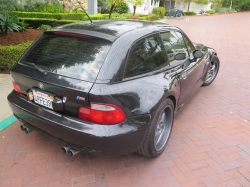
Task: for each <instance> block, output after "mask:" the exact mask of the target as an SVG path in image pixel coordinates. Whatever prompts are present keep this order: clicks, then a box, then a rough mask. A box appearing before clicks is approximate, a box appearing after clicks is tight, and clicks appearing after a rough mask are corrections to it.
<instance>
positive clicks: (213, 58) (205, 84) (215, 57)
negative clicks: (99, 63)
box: [202, 55, 220, 86]
mask: <svg viewBox="0 0 250 187" xmlns="http://www.w3.org/2000/svg"><path fill="white" fill-rule="evenodd" d="M212 61H216V62H217V64H218V69H217V72H216V75H215V76H214V78H213V79H212V80H211V81H210V82H208V83H206V80H205V82H204V83H203V84H202V86H208V85H210V84H212V82H214V79H215V78H216V77H217V74H218V72H219V69H220V60H219V58H218V57H217V56H215V55H214V56H213V57H212V60H211V62H212ZM211 62H210V65H211ZM207 73H208V72H207ZM206 78H207V74H206Z"/></svg>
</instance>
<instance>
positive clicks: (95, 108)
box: [79, 103, 126, 124]
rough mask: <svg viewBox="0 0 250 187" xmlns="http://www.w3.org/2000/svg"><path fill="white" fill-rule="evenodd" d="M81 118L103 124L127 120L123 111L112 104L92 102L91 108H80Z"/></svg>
mask: <svg viewBox="0 0 250 187" xmlns="http://www.w3.org/2000/svg"><path fill="white" fill-rule="evenodd" d="M79 118H80V119H84V120H87V121H92V122H96V123H102V124H116V123H121V122H123V121H125V120H126V117H125V115H124V113H123V111H122V110H121V109H120V108H119V107H117V106H115V105H110V104H99V103H90V107H89V108H85V107H80V108H79Z"/></svg>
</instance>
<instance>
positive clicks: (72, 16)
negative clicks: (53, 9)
mask: <svg viewBox="0 0 250 187" xmlns="http://www.w3.org/2000/svg"><path fill="white" fill-rule="evenodd" d="M11 13H12V15H13V16H18V17H21V18H47V19H57V20H82V21H84V20H85V19H87V18H88V17H87V15H86V14H85V13H57V14H51V13H41V12H18V11H12V12H11Z"/></svg>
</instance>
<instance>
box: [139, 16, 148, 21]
mask: <svg viewBox="0 0 250 187" xmlns="http://www.w3.org/2000/svg"><path fill="white" fill-rule="evenodd" d="M147 18H148V17H147V16H143V17H140V20H148V19H147Z"/></svg>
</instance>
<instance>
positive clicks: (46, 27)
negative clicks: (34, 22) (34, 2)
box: [39, 25, 52, 31]
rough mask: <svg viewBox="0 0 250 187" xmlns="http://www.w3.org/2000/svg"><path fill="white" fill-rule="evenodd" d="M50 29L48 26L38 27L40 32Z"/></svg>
mask: <svg viewBox="0 0 250 187" xmlns="http://www.w3.org/2000/svg"><path fill="white" fill-rule="evenodd" d="M51 28H52V27H51V26H50V25H41V26H40V27H39V29H40V30H42V31H46V30H49V29H51Z"/></svg>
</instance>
